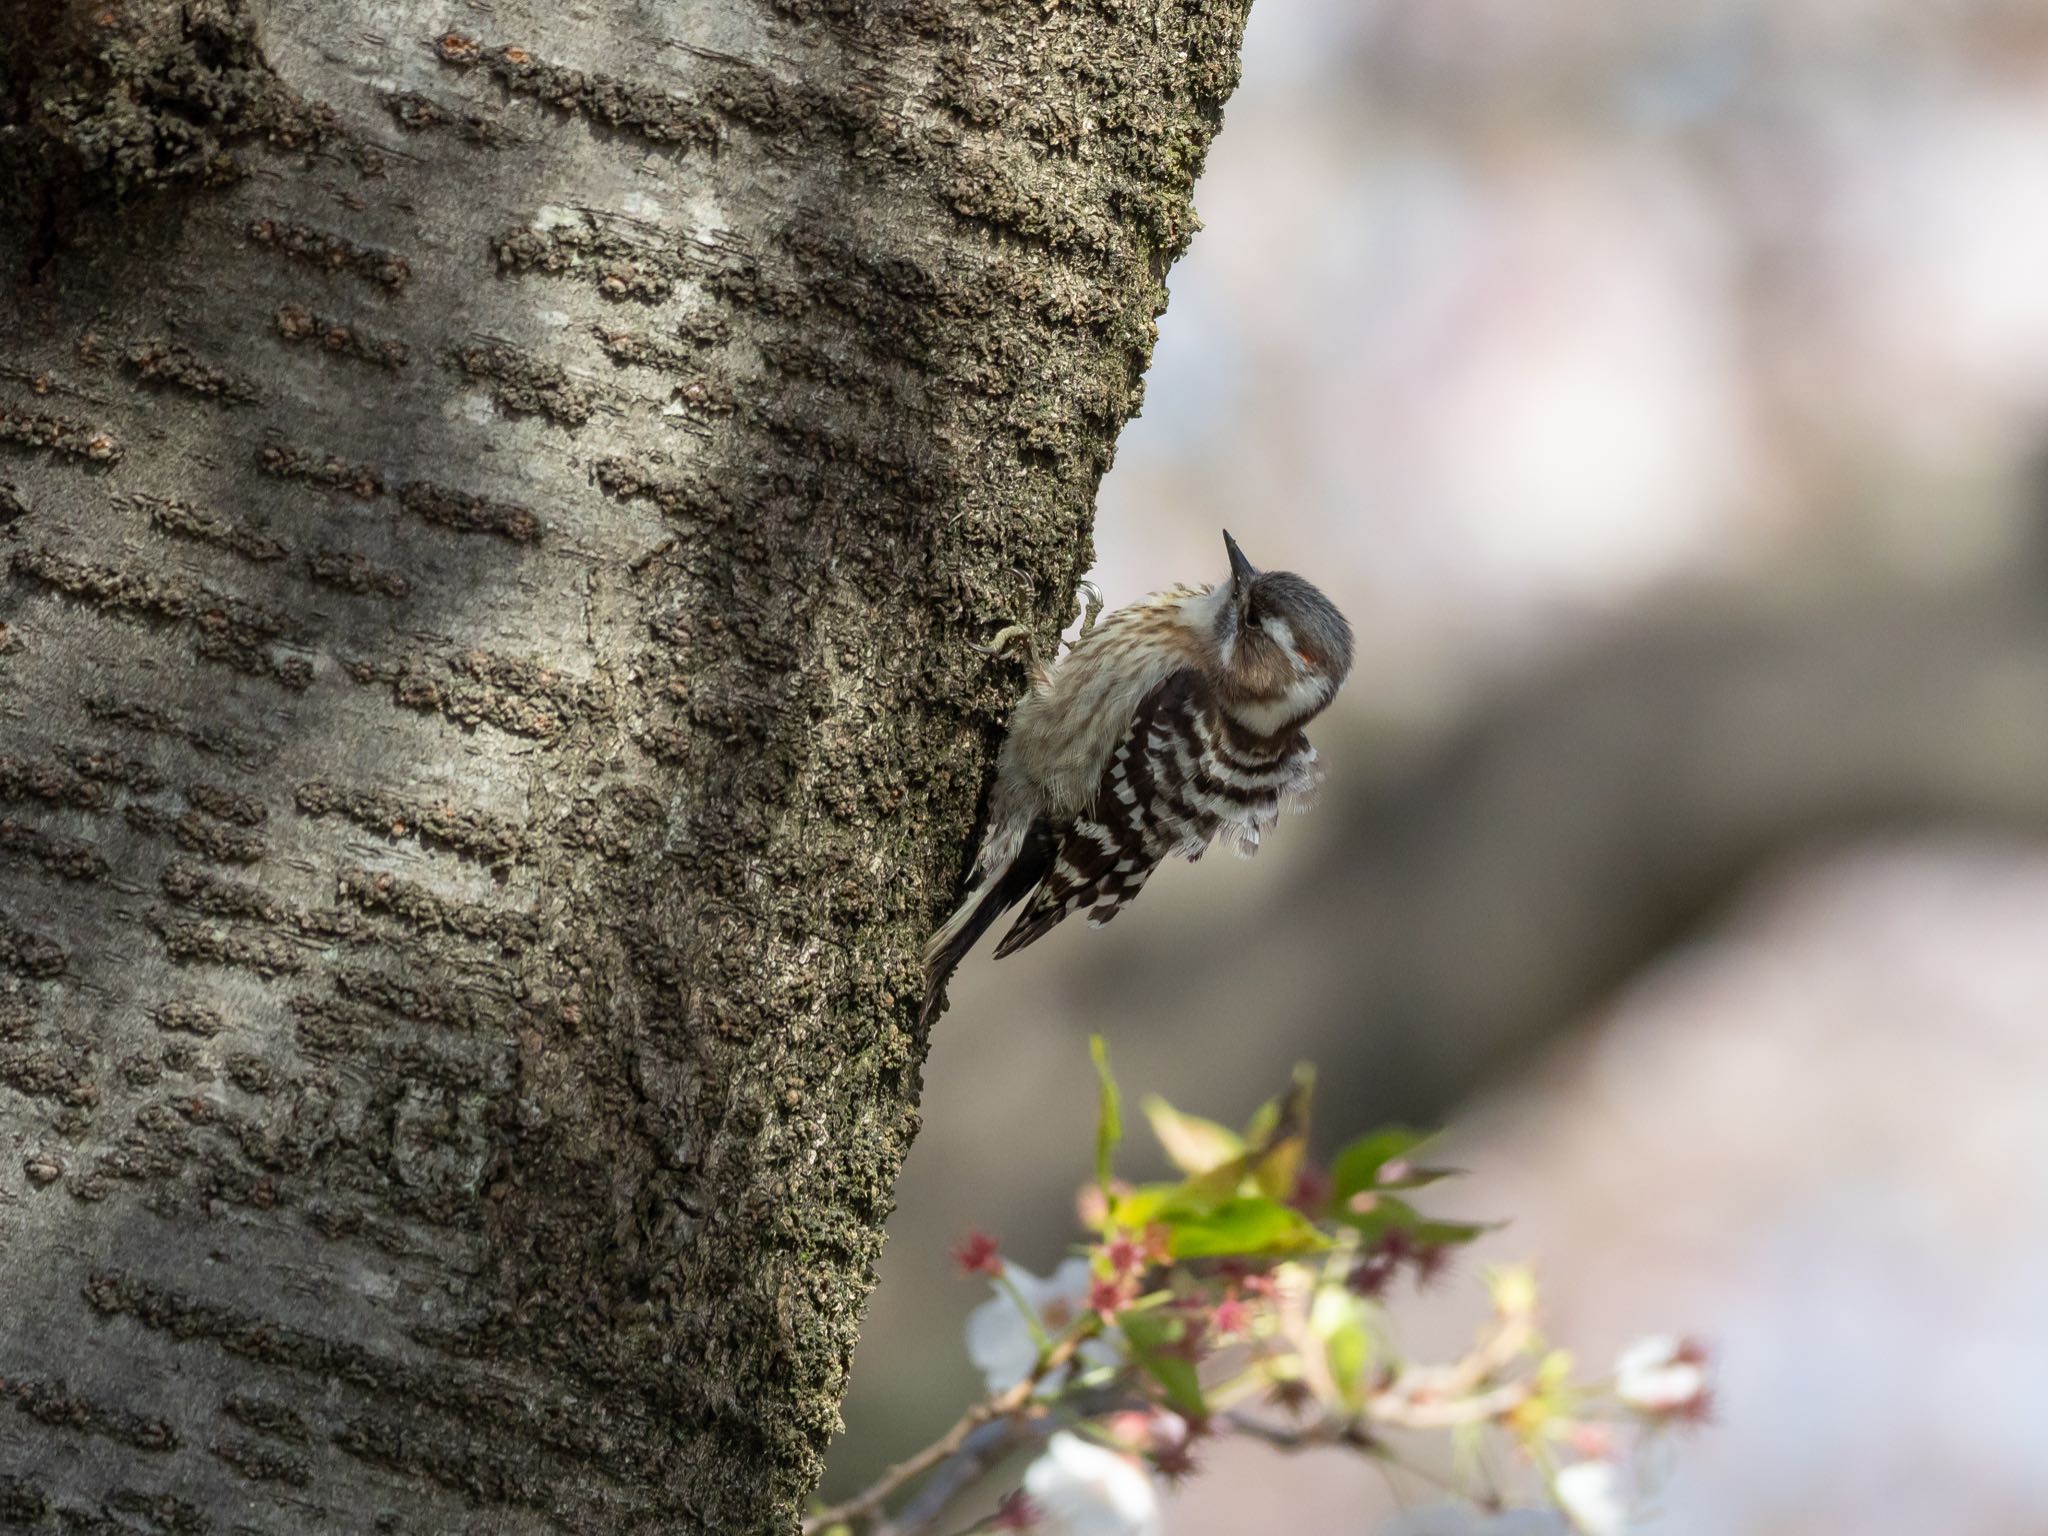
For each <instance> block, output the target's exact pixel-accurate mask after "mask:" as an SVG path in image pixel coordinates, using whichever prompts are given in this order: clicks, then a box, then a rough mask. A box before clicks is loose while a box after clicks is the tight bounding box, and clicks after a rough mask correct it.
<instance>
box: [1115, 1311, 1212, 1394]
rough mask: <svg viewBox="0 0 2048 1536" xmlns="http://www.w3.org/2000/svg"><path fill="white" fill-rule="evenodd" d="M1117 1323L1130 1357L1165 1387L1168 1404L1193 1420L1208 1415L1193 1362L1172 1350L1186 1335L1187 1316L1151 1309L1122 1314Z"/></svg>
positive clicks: (1200, 1383)
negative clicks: (1127, 1345) (1129, 1349)
mask: <svg viewBox="0 0 2048 1536" xmlns="http://www.w3.org/2000/svg"><path fill="white" fill-rule="evenodd" d="M1117 1326H1118V1327H1119V1328H1121V1329H1122V1330H1123V1335H1124V1339H1125V1340H1126V1341H1127V1342H1128V1343H1129V1344H1130V1346H1131V1358H1132V1359H1133V1360H1135V1361H1137V1362H1138V1365H1139V1367H1140V1368H1141V1369H1142V1370H1143V1371H1144V1372H1145V1374H1146V1375H1148V1376H1150V1377H1151V1378H1152V1379H1153V1380H1154V1381H1156V1382H1158V1383H1159V1385H1160V1386H1161V1387H1162V1388H1163V1389H1164V1390H1165V1392H1166V1402H1167V1406H1168V1407H1170V1408H1172V1409H1173V1410H1174V1412H1176V1413H1181V1414H1186V1415H1187V1416H1188V1417H1189V1418H1192V1419H1199V1418H1205V1417H1207V1416H1208V1412H1209V1409H1208V1405H1207V1404H1205V1403H1204V1402H1203V1401H1202V1381H1201V1378H1200V1376H1198V1375H1197V1374H1196V1372H1195V1362H1194V1361H1192V1360H1190V1359H1188V1358H1187V1356H1185V1355H1182V1354H1178V1353H1176V1352H1175V1351H1174V1346H1175V1345H1177V1344H1179V1343H1180V1342H1181V1340H1182V1339H1184V1338H1185V1337H1186V1336H1187V1327H1188V1324H1187V1319H1186V1318H1185V1317H1183V1316H1180V1315H1178V1314H1176V1313H1175V1312H1173V1311H1171V1310H1170V1309H1166V1308H1153V1309H1151V1310H1148V1311H1143V1312H1125V1313H1122V1314H1121V1315H1120V1316H1119V1317H1118V1318H1117Z"/></svg>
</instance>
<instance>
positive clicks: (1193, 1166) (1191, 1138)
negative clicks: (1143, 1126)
mask: <svg viewBox="0 0 2048 1536" xmlns="http://www.w3.org/2000/svg"><path fill="white" fill-rule="evenodd" d="M1143 1102H1144V1107H1145V1118H1146V1119H1147V1120H1150V1121H1151V1122H1152V1134H1153V1135H1154V1136H1157V1137H1158V1138H1159V1145H1160V1146H1162V1147H1164V1148H1165V1149H1166V1155H1167V1157H1169V1158H1170V1159H1172V1161H1173V1166H1174V1167H1176V1168H1178V1169H1179V1170H1180V1171H1181V1172H1182V1173H1189V1174H1203V1173H1209V1172H1212V1171H1213V1170H1215V1169H1216V1168H1219V1167H1221V1166H1222V1165H1223V1164H1224V1163H1227V1162H1229V1161H1230V1160H1231V1159H1232V1158H1234V1157H1239V1156H1242V1155H1243V1153H1244V1142H1243V1140H1241V1139H1240V1138H1239V1136H1238V1134H1237V1132H1235V1131H1233V1130H1231V1129H1229V1128H1228V1127H1227V1126H1221V1125H1218V1124H1217V1123H1216V1122H1215V1121H1214V1120H1204V1119H1203V1118H1202V1117H1201V1116H1200V1115H1189V1114H1183V1113H1182V1112H1181V1111H1180V1110H1177V1109H1175V1108H1174V1107H1173V1106H1172V1105H1171V1104H1169V1103H1167V1102H1166V1100H1164V1099H1162V1098H1160V1097H1159V1095H1158V1094H1156V1093H1151V1094H1147V1095H1146V1096H1145V1098H1144V1101H1143Z"/></svg>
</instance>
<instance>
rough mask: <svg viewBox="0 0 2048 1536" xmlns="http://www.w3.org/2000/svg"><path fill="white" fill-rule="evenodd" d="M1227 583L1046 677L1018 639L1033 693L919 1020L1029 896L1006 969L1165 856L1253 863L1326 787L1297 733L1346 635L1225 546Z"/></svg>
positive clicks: (1341, 673)
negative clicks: (1293, 811) (1290, 808)
mask: <svg viewBox="0 0 2048 1536" xmlns="http://www.w3.org/2000/svg"><path fill="white" fill-rule="evenodd" d="M1223 544H1224V547H1225V549H1227V550H1228V551H1229V554H1230V575H1229V577H1228V579H1226V580H1224V581H1220V582H1218V583H1216V584H1215V585H1214V586H1210V587H1173V588H1170V589H1168V590H1167V591H1164V592H1155V593H1153V594H1152V595H1151V596H1150V597H1145V598H1140V599H1139V600H1138V601H1137V602H1135V603H1132V604H1131V605H1130V606H1129V607H1128V608H1119V609H1118V610H1117V611H1116V612H1115V613H1112V614H1111V615H1110V616H1109V617H1108V618H1106V619H1104V620H1103V621H1102V622H1101V623H1099V624H1096V625H1094V626H1093V627H1092V628H1084V629H1083V630H1082V633H1081V638H1080V639H1079V640H1077V641H1076V642H1075V644H1074V647H1073V649H1072V650H1071V651H1069V652H1068V653H1067V655H1066V656H1065V658H1064V659H1062V660H1060V661H1059V662H1058V663H1056V664H1055V665H1053V666H1051V667H1047V666H1045V665H1043V664H1041V663H1040V662H1039V660H1038V658H1037V657H1036V656H1035V655H1031V654H1030V636H1029V634H1028V633H1027V632H1026V631H1024V630H1023V629H1022V628H1021V627H1017V626H1012V627H1011V628H1010V629H1007V630H1005V631H1004V632H1003V633H1002V634H1001V635H999V636H997V637H996V642H995V644H994V645H993V646H991V647H990V651H991V652H992V653H995V652H1000V651H1002V650H1003V649H1005V648H1006V646H1007V645H1008V644H1009V643H1012V642H1014V641H1016V640H1018V639H1020V638H1021V639H1022V640H1023V642H1024V647H1025V650H1026V652H1027V656H1028V657H1029V663H1030V668H1031V687H1030V689H1029V691H1027V692H1026V693H1025V695H1024V697H1023V698H1022V699H1020V700H1018V702H1017V706H1016V708H1015V710H1013V711H1012V712H1011V715H1010V730H1009V735H1008V736H1007V737H1006V738H1005V739H1004V741H1003V749H1002V755H1001V757H1000V758H999V759H998V762H997V765H996V783H995V789H994V791H993V793H992V794H991V796H990V800H989V816H988V828H987V830H986V832H984V833H983V835H982V841H981V852H980V854H979V856H978V857H977V858H976V860H975V865H974V873H973V875H972V876H971V877H970V878H969V880H968V882H967V893H966V895H965V896H964V897H963V898H962V899H961V902H960V906H959V908H958V910H956V911H955V912H954V913H953V915H952V917H951V918H949V919H948V920H947V922H946V924H945V926H944V927H942V928H941V929H939V931H938V932H937V933H935V934H933V935H932V937H931V940H930V942H928V943H927V944H926V945H925V951H924V961H925V1001H924V1011H923V1014H922V1018H923V1019H924V1020H925V1021H929V1020H930V1019H931V1017H932V1015H933V1014H934V1013H936V1012H937V1010H938V1003H939V998H940V997H941V995H942V994H943V992H944V990H945V985H946V980H947V978H948V977H950V976H951V975H952V974H953V970H954V967H956V966H957V965H959V963H960V961H961V959H962V957H964V956H965V955H966V953H967V951H968V950H970V949H972V948H973V947H974V943H975V940H977V939H979V938H980V937H981V936H982V934H983V933H985V932H987V930H988V928H989V925H990V924H992V923H994V922H995V920H996V919H997V918H999V917H1001V916H1002V915H1003V913H1005V912H1006V911H1008V910H1009V909H1010V908H1011V907H1013V906H1015V905H1016V904H1017V903H1018V902H1020V901H1024V900H1025V898H1026V897H1029V898H1030V900H1029V903H1028V904H1027V905H1026V906H1025V908H1024V911H1023V912H1022V913H1021V914H1020V915H1019V916H1018V918H1017V921H1016V922H1015V923H1014V924H1012V925H1011V928H1010V931H1009V932H1008V933H1007V934H1005V935H1004V936H1003V941H1002V942H1001V943H1000V944H998V945H997V946H996V956H997V958H998V959H1000V958H1001V957H1002V956H1004V955H1007V954H1011V953H1013V952H1014V951H1016V950H1019V949H1022V948H1023V947H1024V946H1025V945H1026V944H1029V943H1031V942H1033V941H1034V940H1036V939H1039V938H1042V937H1043V936H1044V935H1045V934H1046V933H1047V932H1048V931H1049V930H1050V929H1051V928H1052V926H1053V925H1054V924H1055V923H1057V922H1059V921H1060V919H1062V918H1063V917H1065V916H1067V915H1068V914H1069V913H1071V912H1076V911H1079V910H1080V909H1081V908H1083V907H1086V908H1087V909H1088V921H1089V925H1090V926H1091V927H1100V926H1101V925H1102V924H1104V923H1106V922H1108V921H1109V920H1110V919H1111V918H1113V917H1115V916H1116V915H1117V913H1118V912H1120V911H1122V910H1123V909H1124V907H1125V905H1127V904H1128V903H1129V902H1130V901H1131V900H1132V899H1133V898H1135V897H1136V896H1137V894H1138V892H1139V890H1140V889H1141V888H1142V887H1143V886H1144V884H1145V881H1146V880H1147V878H1149V877H1150V875H1151V873H1152V871H1153V870H1154V869H1156V868H1157V867H1158V865H1159V862H1160V860H1162V859H1164V858H1165V857H1166V856H1167V855H1168V854H1175V853H1177V854H1180V855H1181V856H1182V857H1184V858H1186V859H1188V860H1190V861H1193V860H1195V859H1198V858H1200V857H1201V856H1202V853H1203V851H1204V850H1205V849H1207V848H1208V846H1209V844H1210V843H1211V842H1213V841H1215V840H1216V839H1217V838H1218V837H1228V838H1230V839H1232V840H1233V841H1234V842H1235V843H1236V844H1237V847H1238V849H1239V851H1240V852H1242V853H1251V852H1253V851H1254V850H1255V849H1256V848H1257V847H1258V843H1259V838H1260V837H1261V835H1262V834H1264V833H1265V832H1266V831H1267V830H1268V829H1270V828H1271V827H1272V825H1273V824H1274V822H1275V821H1277V820H1278V819H1279V814H1280V807H1281V805H1282V804H1283V803H1284V802H1287V801H1297V802H1298V801H1301V800H1303V799H1305V798H1306V797H1307V796H1308V794H1309V793H1310V792H1311V791H1312V790H1313V788H1314V786H1315V781H1316V776H1317V775H1316V770H1315V760H1316V752H1315V748H1314V747H1312V746H1310V745H1309V743H1308V737H1307V736H1306V735H1305V734H1303V731H1302V727H1303V726H1304V725H1306V724H1307V723H1308V722H1309V721H1310V720H1312V719H1314V718H1315V717H1316V716H1317V715H1318V714H1320V713H1321V712H1322V711H1323V709H1324V708H1326V707H1327V706H1328V705H1329V702H1330V700H1331V699H1333V698H1335V697H1336V695H1337V688H1338V686H1339V685H1340V684H1341V683H1342V682H1343V681H1344V677H1345V674H1346V673H1348V672H1349V671H1350V670H1351V626H1350V625H1348V624H1346V623H1345V622H1344V616H1343V615H1342V614H1341V613H1339V612H1338V611H1337V609H1336V606H1335V605H1334V604H1333V603H1331V601H1330V600H1329V599H1328V598H1326V597H1324V596H1323V594H1322V593H1321V592H1319V591H1317V590H1316V589H1315V588H1314V587H1313V586H1311V585H1310V584H1309V583H1308V582H1306V581H1304V580H1302V579H1301V577H1299V576H1296V575H1295V574H1293V572H1291V571H1261V570H1258V569H1257V568H1255V567H1254V566H1253V565H1252V563H1251V562H1250V561H1249V560H1247V559H1246V558H1245V555H1244V551H1243V550H1241V549H1239V548H1238V547H1237V541H1236V540H1235V539H1233V538H1231V536H1230V535H1229V534H1228V533H1225V534H1224V535H1223Z"/></svg>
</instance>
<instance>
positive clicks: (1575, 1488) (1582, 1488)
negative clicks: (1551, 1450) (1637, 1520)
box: [1551, 1461, 1628, 1536]
mask: <svg viewBox="0 0 2048 1536" xmlns="http://www.w3.org/2000/svg"><path fill="white" fill-rule="evenodd" d="M1551 1487H1552V1490H1553V1491H1554V1492H1555V1493H1556V1495H1557V1502H1558V1503H1559V1504H1560V1505H1562V1506H1563V1508H1564V1512H1565V1514H1567V1515H1568V1516H1570V1517H1571V1522H1572V1527H1573V1529H1575V1530H1577V1531H1578V1532H1579V1536H1622V1533H1623V1532H1624V1531H1626V1530H1627V1529H1628V1499H1627V1497H1626V1496H1625V1495H1624V1493H1623V1491H1622V1486H1621V1473H1620V1471H1619V1470H1618V1469H1617V1468H1616V1467H1615V1465H1614V1463H1613V1462H1611V1461H1575V1462H1573V1463H1572V1464H1571V1465H1570V1466H1568V1467H1566V1468H1565V1469H1564V1470H1563V1471H1562V1472H1560V1473H1558V1474H1557V1476H1556V1478H1555V1479H1554V1480H1553V1481H1552V1483H1551Z"/></svg>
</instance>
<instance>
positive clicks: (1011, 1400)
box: [803, 1326, 1095, 1536]
mask: <svg viewBox="0 0 2048 1536" xmlns="http://www.w3.org/2000/svg"><path fill="white" fill-rule="evenodd" d="M1094 1333H1095V1329H1094V1328H1093V1327H1089V1326H1082V1327H1078V1328H1076V1329H1074V1331H1073V1332H1071V1333H1069V1334H1067V1335H1066V1336H1065V1337H1063V1338H1061V1339H1060V1340H1059V1341H1058V1342H1057V1343H1055V1344H1054V1345H1053V1346H1052V1348H1050V1349H1048V1350H1046V1351H1045V1352H1044V1353H1043V1354H1041V1355H1040V1356H1039V1357H1038V1363H1037V1364H1036V1365H1034V1366H1033V1367H1032V1368H1031V1374H1030V1375H1028V1376H1026V1377H1025V1378H1024V1379H1023V1380H1022V1381H1020V1382H1018V1383H1017V1384H1016V1385H1015V1386H1014V1387H1010V1388H1007V1389H1006V1390H1004V1391H1001V1392H997V1393H994V1394H992V1395H991V1396H989V1397H986V1398H984V1399H983V1400H982V1401H981V1402H978V1403H976V1404H975V1405H974V1406H973V1407H972V1408H970V1409H968V1410H967V1411H966V1412H965V1413H963V1414H962V1415H960V1420H959V1422H958V1423H956V1424H955V1425H954V1426H953V1427H952V1428H951V1429H949V1430H947V1431H946V1432H945V1433H944V1434H943V1435H941V1436H939V1438H938V1439H936V1440H934V1441H933V1442H932V1443H931V1444H930V1445H928V1446H926V1447H925V1448H924V1449H923V1450H921V1451H919V1452H918V1453H917V1454H916V1455H915V1456H912V1457H909V1458H908V1459H907V1460H904V1461H899V1462H898V1463H896V1465H895V1466H893V1467H891V1468H890V1469H889V1470H888V1471H886V1472H884V1473H883V1474H882V1475H881V1476H880V1477H878V1478H876V1479H875V1481H874V1482H872V1483H870V1484H869V1485H868V1486H867V1487H866V1488H864V1489H863V1490H861V1492H859V1493H857V1494H855V1495H854V1496H853V1497H852V1498H850V1499H848V1500H847V1501H846V1502H845V1503H843V1504H834V1505H833V1506H832V1507H831V1508H829V1509H821V1510H819V1511H818V1513H816V1514H815V1515H812V1516H810V1517H809V1518H808V1519H806V1520H805V1521H804V1523H803V1536H817V1533H818V1532H820V1531H825V1530H829V1529H830V1528H831V1527H833V1526H835V1525H852V1524H855V1523H856V1522H866V1521H867V1520H869V1519H870V1518H871V1517H872V1516H873V1515H874V1513H875V1511H877V1510H878V1509H880V1508H881V1507H882V1505H884V1504H885V1503H887V1502H888V1501H889V1499H890V1498H891V1497H892V1496H893V1495H894V1494H895V1493H896V1491H897V1490H898V1489H899V1488H901V1487H902V1486H903V1485H904V1484H905V1483H907V1482H910V1481H911V1480H912V1479H913V1478H917V1477H922V1476H923V1475H924V1474H925V1473H926V1472H929V1471H930V1470H931V1469H932V1468H933V1467H935V1466H937V1465H938V1464H939V1463H940V1462H942V1461H944V1460H946V1458H947V1457H949V1456H951V1455H953V1454H954V1453H955V1452H956V1451H958V1450H959V1449H960V1448H961V1447H962V1446H963V1445H965V1444H966V1443H967V1438H968V1436H970V1435H972V1434H973V1433H974V1432H975V1431H976V1430H977V1429H980V1428H981V1427H982V1426H983V1425H984V1424H991V1423H994V1422H995V1421H996V1420H998V1419H1007V1418H1011V1417H1014V1416H1015V1415H1017V1414H1020V1413H1023V1412H1025V1411H1027V1410H1028V1409H1030V1408H1031V1406H1032V1399H1033V1398H1034V1397H1035V1396H1036V1395H1037V1393H1038V1388H1039V1386H1040V1384H1042V1383H1043V1382H1044V1380H1045V1378H1046V1377H1048V1376H1050V1375H1051V1374H1052V1373H1053V1372H1054V1371H1056V1370H1058V1369H1060V1367H1062V1366H1064V1365H1066V1364H1067V1363H1068V1362H1069V1361H1070V1360H1072V1359H1073V1358H1074V1352H1075V1351H1076V1350H1078V1349H1079V1348H1080V1347H1081V1345H1082V1343H1083V1342H1084V1341H1085V1340H1087V1339H1089V1338H1091V1337H1093V1335H1094Z"/></svg>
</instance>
